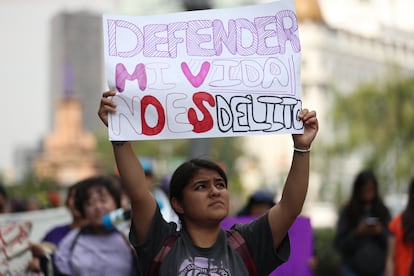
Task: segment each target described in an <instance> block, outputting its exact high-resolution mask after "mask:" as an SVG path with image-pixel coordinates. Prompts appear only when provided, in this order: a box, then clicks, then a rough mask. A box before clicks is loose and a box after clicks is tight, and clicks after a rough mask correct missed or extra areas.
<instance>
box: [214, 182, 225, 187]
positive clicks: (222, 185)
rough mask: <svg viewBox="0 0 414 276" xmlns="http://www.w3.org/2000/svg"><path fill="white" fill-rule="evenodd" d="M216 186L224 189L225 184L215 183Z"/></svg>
mask: <svg viewBox="0 0 414 276" xmlns="http://www.w3.org/2000/svg"><path fill="white" fill-rule="evenodd" d="M216 186H217V187H218V188H226V183H224V182H219V183H217V184H216Z"/></svg>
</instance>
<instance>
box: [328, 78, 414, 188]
mask: <svg viewBox="0 0 414 276" xmlns="http://www.w3.org/2000/svg"><path fill="white" fill-rule="evenodd" d="M336 97H337V98H336V100H335V101H334V102H335V104H334V105H333V111H332V115H333V120H334V128H335V135H336V141H338V143H336V144H335V145H334V146H333V147H332V149H331V150H332V153H337V154H348V153H350V152H351V153H355V152H359V154H360V155H361V157H362V158H363V160H362V161H363V163H364V164H365V166H367V167H370V168H372V169H374V170H375V171H376V172H377V173H378V175H379V177H381V179H382V180H383V182H384V183H387V185H388V184H391V183H393V184H395V186H392V187H389V189H391V190H392V189H394V190H397V191H401V192H405V190H406V185H407V183H408V180H409V179H410V178H411V177H413V173H414V172H413V170H412V167H413V161H414V123H413V122H414V106H413V103H414V77H410V78H397V79H395V80H393V81H388V82H386V83H385V84H382V83H376V84H366V85H363V86H361V87H359V88H358V89H356V91H354V92H353V93H350V94H342V93H338V94H337V96H336Z"/></svg>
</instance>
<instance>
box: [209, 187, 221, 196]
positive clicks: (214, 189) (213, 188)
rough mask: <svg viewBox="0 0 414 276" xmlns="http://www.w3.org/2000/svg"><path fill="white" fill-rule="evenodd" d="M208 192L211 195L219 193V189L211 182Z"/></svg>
mask: <svg viewBox="0 0 414 276" xmlns="http://www.w3.org/2000/svg"><path fill="white" fill-rule="evenodd" d="M210 194H211V195H213V196H216V195H219V194H220V190H219V189H218V188H217V187H216V185H214V184H212V185H211V188H210Z"/></svg>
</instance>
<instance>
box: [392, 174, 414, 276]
mask: <svg viewBox="0 0 414 276" xmlns="http://www.w3.org/2000/svg"><path fill="white" fill-rule="evenodd" d="M388 227H389V230H390V232H391V235H390V237H389V239H388V247H389V249H388V256H387V266H386V275H387V276H414V178H412V179H411V182H410V186H409V188H408V201H407V205H406V207H405V208H404V210H403V211H402V213H400V214H398V215H397V216H395V217H394V218H393V219H392V220H391V222H390V223H389V225H388Z"/></svg>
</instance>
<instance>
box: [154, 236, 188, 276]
mask: <svg viewBox="0 0 414 276" xmlns="http://www.w3.org/2000/svg"><path fill="white" fill-rule="evenodd" d="M179 236H180V233H179V232H175V233H174V234H172V235H171V236H169V237H168V238H167V239H166V240H165V242H164V244H163V245H162V247H161V249H160V251H158V254H157V255H156V256H155V258H154V259H153V260H152V264H151V268H150V270H149V274H148V275H158V273H159V271H160V267H161V263H162V262H163V260H164V258H165V256H167V254H168V253H169V252H170V250H171V248H172V247H173V244H174V242H175V241H176V240H177V238H178V237H179Z"/></svg>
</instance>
